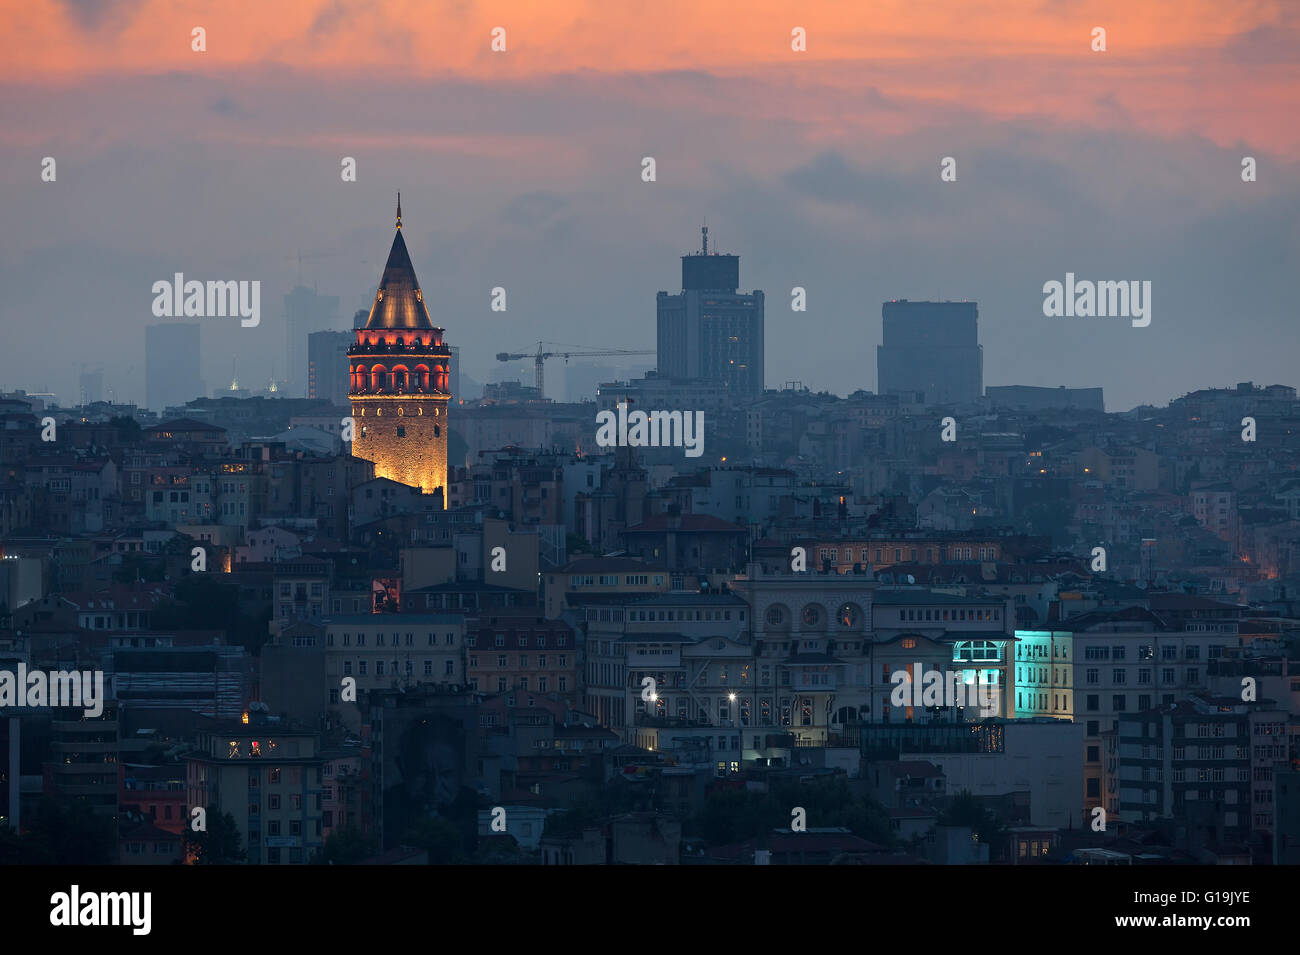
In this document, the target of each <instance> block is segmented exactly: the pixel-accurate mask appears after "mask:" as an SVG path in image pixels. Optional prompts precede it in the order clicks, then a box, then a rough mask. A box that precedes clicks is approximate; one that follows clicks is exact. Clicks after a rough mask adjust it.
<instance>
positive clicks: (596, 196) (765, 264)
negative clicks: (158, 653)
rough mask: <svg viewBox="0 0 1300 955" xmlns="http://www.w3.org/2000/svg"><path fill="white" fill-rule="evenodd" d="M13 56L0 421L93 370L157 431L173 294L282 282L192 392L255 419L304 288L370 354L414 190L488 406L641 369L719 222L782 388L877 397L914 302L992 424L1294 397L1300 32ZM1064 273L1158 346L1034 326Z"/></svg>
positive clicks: (522, 14)
mask: <svg viewBox="0 0 1300 955" xmlns="http://www.w3.org/2000/svg"><path fill="white" fill-rule="evenodd" d="M210 6H215V7H217V8H219V9H216V10H215V11H214V10H213V9H210ZM742 6H743V9H744V10H745V12H744V14H743V15H737V14H736V12H735V11H737V10H740V9H742ZM1225 7H1226V8H1227V9H1224V8H1225ZM808 8H811V12H810V10H809V9H808ZM936 8H937V9H936ZM0 21H3V22H4V23H5V27H4V30H3V32H0V120H2V122H0V159H2V160H3V161H2V162H0V222H3V228H2V229H0V327H2V328H3V330H4V343H5V347H4V348H3V349H0V389H5V390H7V389H11V388H16V387H22V388H27V389H28V390H29V391H30V390H46V389H48V390H53V391H56V392H57V393H59V395H60V397H62V398H64V399H65V400H73V399H75V397H76V380H77V378H76V376H77V373H78V371H79V370H80V368H81V366H82V365H83V364H102V365H103V367H104V372H105V378H106V383H107V385H109V386H110V387H111V388H112V389H113V391H114V394H115V396H116V397H117V399H118V400H136V401H143V399H144V356H143V347H144V328H145V326H146V325H148V324H151V323H154V322H157V321H159V319H156V318H154V316H153V315H152V314H151V311H150V305H151V303H152V301H153V295H152V293H151V290H150V289H151V286H152V284H153V283H154V282H155V281H158V280H160V279H170V278H171V276H172V274H173V273H174V272H183V273H184V274H185V275H186V277H187V278H196V279H201V280H207V279H223V280H224V279H249V280H252V279H257V280H260V281H261V282H262V323H261V325H260V326H259V327H258V328H241V327H240V325H239V322H238V320H237V319H220V318H207V319H197V321H200V322H202V324H203V327H204V331H203V336H204V337H203V342H204V356H203V362H204V366H203V374H204V377H205V378H206V380H207V382H208V386H209V388H211V387H213V386H214V385H216V384H217V383H219V382H223V381H228V380H229V375H230V368H231V359H232V357H234V356H238V359H239V368H240V378H241V382H242V383H245V384H250V385H253V386H255V387H260V386H261V385H263V384H264V383H265V381H266V379H268V378H269V377H270V375H271V369H272V361H273V360H274V361H275V362H276V371H277V373H278V374H279V375H283V374H284V368H283V365H284V358H283V355H284V330H283V326H282V310H281V305H280V300H281V297H282V296H283V295H284V293H286V292H287V291H288V290H289V289H290V288H291V287H292V286H293V285H294V284H295V282H296V279H297V273H298V261H297V256H298V254H299V253H300V252H301V253H302V255H303V256H304V263H303V279H304V281H305V284H308V285H311V284H315V285H316V286H317V287H318V288H319V289H320V291H321V292H323V293H328V294H332V295H338V296H339V297H340V298H341V299H342V304H343V307H342V313H343V318H344V319H345V320H346V319H348V318H349V317H350V316H351V313H352V312H353V311H354V310H355V309H356V308H358V307H361V304H362V302H361V300H362V297H363V296H365V295H367V294H368V293H369V292H370V291H371V290H372V289H373V287H374V285H375V283H376V282H377V281H378V278H379V273H380V270H381V268H382V266H383V262H384V258H385V256H386V255H387V252H388V247H389V245H390V243H391V241H392V226H393V211H394V208H393V207H394V198H395V193H396V192H397V190H399V189H400V190H401V192H402V205H403V213H404V220H403V225H404V232H405V234H406V241H407V245H408V247H409V249H410V253H411V256H412V259H413V261H414V263H415V267H416V271H417V274H418V275H419V277H420V280H421V284H422V285H423V287H424V291H425V297H426V300H427V302H428V305H429V311H430V313H431V315H432V316H433V318H434V321H435V322H437V323H438V324H441V325H443V326H445V327H446V329H447V340H448V341H449V342H450V343H451V344H455V345H459V346H461V349H462V356H463V361H464V367H465V369H466V371H468V372H469V373H471V374H473V375H474V376H475V377H477V378H479V379H484V378H486V377H488V374H489V372H490V371H491V369H492V366H493V365H494V361H493V356H494V355H495V353H496V352H497V351H500V350H502V349H511V350H519V351H525V350H527V349H528V346H529V344H530V343H533V345H534V347H535V343H536V341H537V340H538V339H546V340H548V341H561V342H567V343H577V344H585V345H590V346H593V347H612V348H653V347H654V343H655V311H654V308H655V293H656V291H658V290H660V289H666V290H669V291H675V290H676V289H677V288H678V286H679V284H680V269H679V263H678V258H677V257H678V256H679V255H681V254H682V253H684V252H687V251H692V250H694V249H696V248H698V244H699V226H700V222H701V219H702V218H703V217H705V216H707V218H708V222H709V229H710V239H711V245H716V247H718V248H719V249H720V250H722V251H728V252H735V253H738V254H740V256H741V272H740V275H741V284H742V287H743V289H744V290H749V289H752V288H760V289H763V290H764V291H765V292H766V294H767V369H766V380H767V383H768V385H769V386H778V385H780V384H781V383H782V382H784V381H787V380H791V379H799V380H802V381H803V382H804V383H805V384H806V385H809V386H811V387H815V388H816V387H824V388H827V389H829V390H832V391H837V392H839V393H841V394H844V393H848V392H850V391H852V390H853V389H855V388H860V387H861V388H869V389H874V388H875V386H876V346H877V345H878V344H879V343H880V306H881V303H882V302H883V301H885V300H887V299H892V298H911V299H933V298H947V299H974V300H976V301H978V302H979V306H980V338H981V341H982V343H983V345H984V381H985V384H986V385H988V384H1039V385H1058V384H1064V385H1069V386H1095V385H1102V386H1104V387H1105V389H1106V403H1107V407H1108V408H1109V409H1110V410H1122V409H1124V408H1128V407H1131V406H1132V405H1134V404H1136V403H1139V402H1155V403H1161V404H1163V403H1164V402H1166V401H1167V400H1168V399H1170V398H1172V397H1176V396H1177V395H1179V394H1182V393H1184V392H1186V391H1188V390H1191V389H1193V388H1199V387H1206V386H1223V385H1230V384H1233V383H1235V382H1238V381H1245V380H1254V381H1255V382H1256V383H1272V382H1282V383H1287V384H1293V385H1300V335H1298V334H1297V330H1298V328H1300V324H1298V323H1300V307H1297V301H1298V299H1297V290H1296V289H1295V288H1294V281H1295V278H1296V276H1297V273H1300V225H1298V223H1300V121H1298V117H1300V3H1294V2H1266V0H1257V2H1251V0H1241V2H1224V0H1171V2H1160V0H1144V2H1142V3H1134V2H1133V0H1118V2H1096V3H1094V2H1070V0H1024V2H1012V0H1005V2H981V0H961V2H952V3H947V2H936V3H914V2H911V0H898V2H872V3H870V4H867V3H862V2H859V0H843V2H822V3H808V4H805V3H799V4H790V3H775V2H768V0H747V2H746V3H745V4H744V5H738V4H733V3H722V2H707V0H691V2H676V0H656V2H654V3H631V2H628V3H610V2H609V0H590V2H568V3H565V2H562V0H548V2H546V3H537V2H533V0H529V2H498V3H490V4H489V3H476V2H473V0H459V2H457V0H446V2H434V0H430V2H416V0H407V2H398V0H393V2H389V0H356V2H349V0H333V2H331V0H276V2H274V3H265V2H262V0H257V2H234V0H227V2H223V3H221V4H217V5H209V4H206V3H185V2H177V0H94V2H92V0H62V2H50V0H37V2H32V0H0ZM195 26H202V27H204V28H205V29H206V31H207V52H205V53H195V52H193V51H192V50H191V28H193V27H195ZM496 26H502V27H504V28H505V29H506V43H507V51H506V52H505V53H493V52H492V51H491V50H490V42H491V37H490V31H491V30H492V28H493V27H496ZM796 26H798V27H803V28H805V29H806V31H807V52H794V51H792V50H791V43H790V39H791V29H792V28H793V27H796ZM1097 26H1101V27H1104V28H1105V29H1106V31H1107V36H1106V41H1107V50H1106V52H1104V53H1095V52H1093V51H1092V49H1091V31H1092V29H1093V28H1094V27H1097ZM1247 155H1249V156H1253V157H1255V158H1256V160H1257V162H1258V181H1257V182H1254V183H1243V182H1242V180H1241V159H1242V157H1243V156H1247ZM45 156H53V157H54V158H55V159H56V161H57V176H58V178H57V181H56V182H53V183H48V182H42V181H41V178H40V172H41V160H42V157H45ZM344 156H352V157H355V158H356V160H357V164H358V181H357V182H355V183H344V182H342V181H341V178H340V161H341V159H342V158H343V157H344ZM643 156H653V157H655V160H656V163H657V175H658V181H657V182H654V183H645V182H642V181H641V159H642V157H643ZM944 156H952V157H955V158H956V160H957V182H955V183H944V182H941V181H940V177H939V164H940V160H941V158H942V157H944ZM1066 272H1074V273H1075V274H1076V275H1077V276H1078V277H1079V278H1081V279H1094V280H1119V279H1137V280H1149V281H1151V282H1152V286H1153V289H1152V321H1151V324H1150V326H1149V327H1147V328H1133V327H1132V326H1131V325H1130V323H1129V322H1128V321H1127V320H1124V319H1100V318H1091V319H1083V318H1071V319H1065V318H1059V319H1051V318H1046V317H1044V315H1043V309H1042V306H1043V298H1044V295H1043V292H1042V287H1043V283H1044V282H1047V281H1050V280H1053V279H1055V280H1058V281H1063V280H1064V278H1065V274H1066ZM796 285H798V286H803V287H805V288H806V289H807V295H808V311H807V312H806V313H802V314H794V313H792V312H791V311H790V290H791V288H792V287H793V286H796ZM494 286H503V287H505V288H506V290H507V294H508V310H507V311H506V312H504V313H501V312H493V311H491V310H490V307H489V305H490V295H491V289H492V288H493V287H494Z"/></svg>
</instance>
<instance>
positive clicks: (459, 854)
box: [402, 816, 470, 865]
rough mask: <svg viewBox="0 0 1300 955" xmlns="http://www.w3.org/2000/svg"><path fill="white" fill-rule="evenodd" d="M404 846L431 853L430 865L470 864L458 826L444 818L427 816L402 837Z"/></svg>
mask: <svg viewBox="0 0 1300 955" xmlns="http://www.w3.org/2000/svg"><path fill="white" fill-rule="evenodd" d="M402 845H406V846H414V847H415V848H417V849H423V850H425V851H426V852H428V853H429V865H464V864H465V863H467V862H469V861H470V860H469V856H468V855H467V854H466V853H465V846H464V840H462V838H461V833H460V830H459V829H457V828H456V824H455V823H453V822H452V821H451V820H449V819H444V818H443V817H442V816H426V817H425V818H424V819H421V820H420V821H419V822H417V823H416V824H415V825H413V826H412V827H411V828H410V829H408V830H406V833H405V835H403V836H402Z"/></svg>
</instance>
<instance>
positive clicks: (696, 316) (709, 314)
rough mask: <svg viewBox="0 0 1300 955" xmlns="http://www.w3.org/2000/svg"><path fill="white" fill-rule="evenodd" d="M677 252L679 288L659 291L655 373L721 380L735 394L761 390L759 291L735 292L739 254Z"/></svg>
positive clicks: (752, 394)
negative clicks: (656, 369)
mask: <svg viewBox="0 0 1300 955" xmlns="http://www.w3.org/2000/svg"><path fill="white" fill-rule="evenodd" d="M702 232H703V242H702V243H701V247H700V251H699V252H698V253H695V254H693V255H683V256H682V291H681V293H680V294H678V295H672V294H669V293H668V292H660V293H659V295H658V300H657V306H658V316H659V327H658V342H657V348H658V362H659V374H660V375H661V376H665V377H671V378H702V379H705V380H707V381H719V382H726V384H727V386H728V388H729V389H730V392H731V394H732V395H733V396H736V397H758V396H760V395H761V394H762V393H763V293H762V292H759V291H754V292H750V293H749V294H747V295H745V294H740V293H739V292H737V289H738V288H739V287H740V256H738V255H718V254H717V253H716V252H714V253H712V254H710V253H709V228H708V226H705V227H704V229H703V230H702Z"/></svg>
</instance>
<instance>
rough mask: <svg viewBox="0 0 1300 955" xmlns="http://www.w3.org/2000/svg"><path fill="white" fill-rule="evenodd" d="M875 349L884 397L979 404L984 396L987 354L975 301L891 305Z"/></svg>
mask: <svg viewBox="0 0 1300 955" xmlns="http://www.w3.org/2000/svg"><path fill="white" fill-rule="evenodd" d="M881 317H882V319H883V325H884V328H883V331H884V336H883V337H884V344H882V345H880V346H879V347H878V348H877V349H876V377H877V380H878V382H879V390H880V393H881V394H882V395H887V394H889V393H890V392H924V394H925V402H926V404H954V403H958V402H964V401H974V400H975V399H977V398H979V397H980V396H981V395H982V394H983V393H984V352H983V349H982V348H981V347H980V343H979V308H978V306H977V305H976V304H975V303H974V302H909V301H908V300H907V299H905V298H904V299H899V300H898V301H896V302H886V303H885V304H884V307H883V308H882V309H881Z"/></svg>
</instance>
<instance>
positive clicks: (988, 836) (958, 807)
mask: <svg viewBox="0 0 1300 955" xmlns="http://www.w3.org/2000/svg"><path fill="white" fill-rule="evenodd" d="M939 825H941V826H966V827H968V828H969V829H970V830H971V831H972V832H973V833H975V838H977V839H978V840H979V841H980V842H982V843H984V844H985V845H988V846H990V853H995V852H996V851H997V847H999V846H1001V844H1002V838H1003V835H1004V834H1005V829H1006V827H1005V826H1003V825H1002V820H1001V819H999V818H998V816H997V815H996V814H995V813H992V812H990V811H989V810H987V809H985V808H984V804H983V803H982V802H980V801H979V799H977V798H976V797H975V796H973V795H971V793H970V791H969V790H966V789H963V790H962V791H961V792H959V793H958V794H957V795H956V796H954V797H953V799H952V802H950V803H949V804H948V808H947V809H945V810H944V811H943V812H942V813H941V814H940V816H939Z"/></svg>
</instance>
